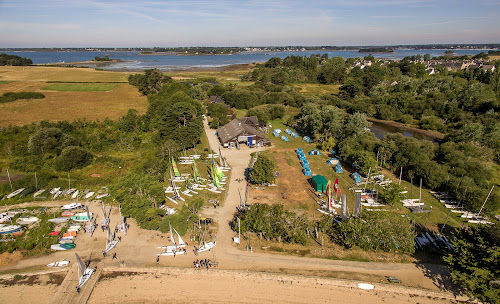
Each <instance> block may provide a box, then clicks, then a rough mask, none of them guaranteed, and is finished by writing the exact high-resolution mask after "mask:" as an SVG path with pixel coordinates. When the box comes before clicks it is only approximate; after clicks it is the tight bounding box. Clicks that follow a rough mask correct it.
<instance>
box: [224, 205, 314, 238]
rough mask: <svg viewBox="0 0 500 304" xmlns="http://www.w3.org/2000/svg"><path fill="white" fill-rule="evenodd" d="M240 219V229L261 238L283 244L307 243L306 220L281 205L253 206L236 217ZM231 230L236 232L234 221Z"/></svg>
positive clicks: (236, 227)
mask: <svg viewBox="0 0 500 304" xmlns="http://www.w3.org/2000/svg"><path fill="white" fill-rule="evenodd" d="M236 216H237V217H239V218H240V229H241V230H242V231H243V232H253V233H256V234H258V235H259V236H260V237H261V238H264V239H268V240H277V241H278V242H285V243H298V244H302V245H305V244H306V243H307V227H308V225H309V223H308V221H307V218H306V217H305V216H301V215H298V214H296V213H295V212H293V211H290V210H287V209H285V208H284V207H283V205H279V204H274V205H267V204H254V205H252V206H251V207H250V209H249V210H246V211H242V212H240V213H238V214H237V215H236ZM232 226H233V229H234V230H235V231H237V230H238V226H237V223H236V221H233V223H232Z"/></svg>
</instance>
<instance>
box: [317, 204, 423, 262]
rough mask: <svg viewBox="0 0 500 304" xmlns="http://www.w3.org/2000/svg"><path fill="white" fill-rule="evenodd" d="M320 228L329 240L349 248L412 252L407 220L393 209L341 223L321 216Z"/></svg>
mask: <svg viewBox="0 0 500 304" xmlns="http://www.w3.org/2000/svg"><path fill="white" fill-rule="evenodd" d="M318 225H319V227H321V228H322V230H323V231H324V232H325V233H326V234H327V235H328V236H329V237H330V239H331V240H333V241H335V242H337V243H339V244H341V245H343V246H345V247H347V248H351V247H353V246H357V247H359V248H362V249H364V250H380V251H388V252H401V253H409V254H411V253H413V252H414V251H415V244H414V242H415V241H414V237H415V233H414V232H413V229H412V225H411V223H410V220H409V219H408V218H406V217H402V216H401V215H400V214H397V213H393V212H364V213H362V214H361V217H359V218H358V217H350V218H348V219H345V220H342V221H340V222H336V221H333V220H332V219H331V217H324V218H323V219H322V220H321V221H320V222H318Z"/></svg>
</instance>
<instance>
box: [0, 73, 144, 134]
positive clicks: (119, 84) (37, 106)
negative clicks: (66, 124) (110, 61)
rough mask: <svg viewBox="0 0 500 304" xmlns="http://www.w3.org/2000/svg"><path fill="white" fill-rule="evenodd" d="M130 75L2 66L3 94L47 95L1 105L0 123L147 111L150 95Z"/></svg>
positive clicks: (0, 90) (0, 86) (112, 116)
mask: <svg viewBox="0 0 500 304" xmlns="http://www.w3.org/2000/svg"><path fill="white" fill-rule="evenodd" d="M128 75H129V73H122V72H106V71H96V70H93V69H85V68H57V67H0V94H3V93H6V92H41V93H43V94H44V95H45V97H46V98H44V99H38V100H17V101H15V102H10V103H5V104H1V105H0V126H8V125H25V124H30V123H32V122H34V123H38V122H40V121H44V120H48V121H60V120H67V121H73V120H76V119H86V120H95V119H98V120H101V121H102V120H104V119H106V118H109V119H111V120H116V119H118V118H120V117H121V116H123V115H124V114H126V113H127V111H128V110H129V109H136V110H137V111H138V112H139V113H140V114H143V113H145V111H146V109H147V105H148V103H147V98H146V97H144V96H142V95H141V94H140V93H139V92H138V91H137V89H136V88H134V87H132V86H131V85H129V84H128V82H127V78H128ZM53 82H58V83H53ZM59 82H61V83H59Z"/></svg>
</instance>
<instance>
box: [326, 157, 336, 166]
mask: <svg viewBox="0 0 500 304" xmlns="http://www.w3.org/2000/svg"><path fill="white" fill-rule="evenodd" d="M326 163H327V164H329V165H336V164H338V163H339V160H338V159H336V158H335V157H334V158H330V159H329V160H327V161H326Z"/></svg>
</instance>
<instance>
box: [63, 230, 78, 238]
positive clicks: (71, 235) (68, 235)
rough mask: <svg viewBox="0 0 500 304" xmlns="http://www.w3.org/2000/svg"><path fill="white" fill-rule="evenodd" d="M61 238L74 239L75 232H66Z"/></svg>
mask: <svg viewBox="0 0 500 304" xmlns="http://www.w3.org/2000/svg"><path fill="white" fill-rule="evenodd" d="M63 237H76V231H71V232H66V233H65V234H63Z"/></svg>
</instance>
